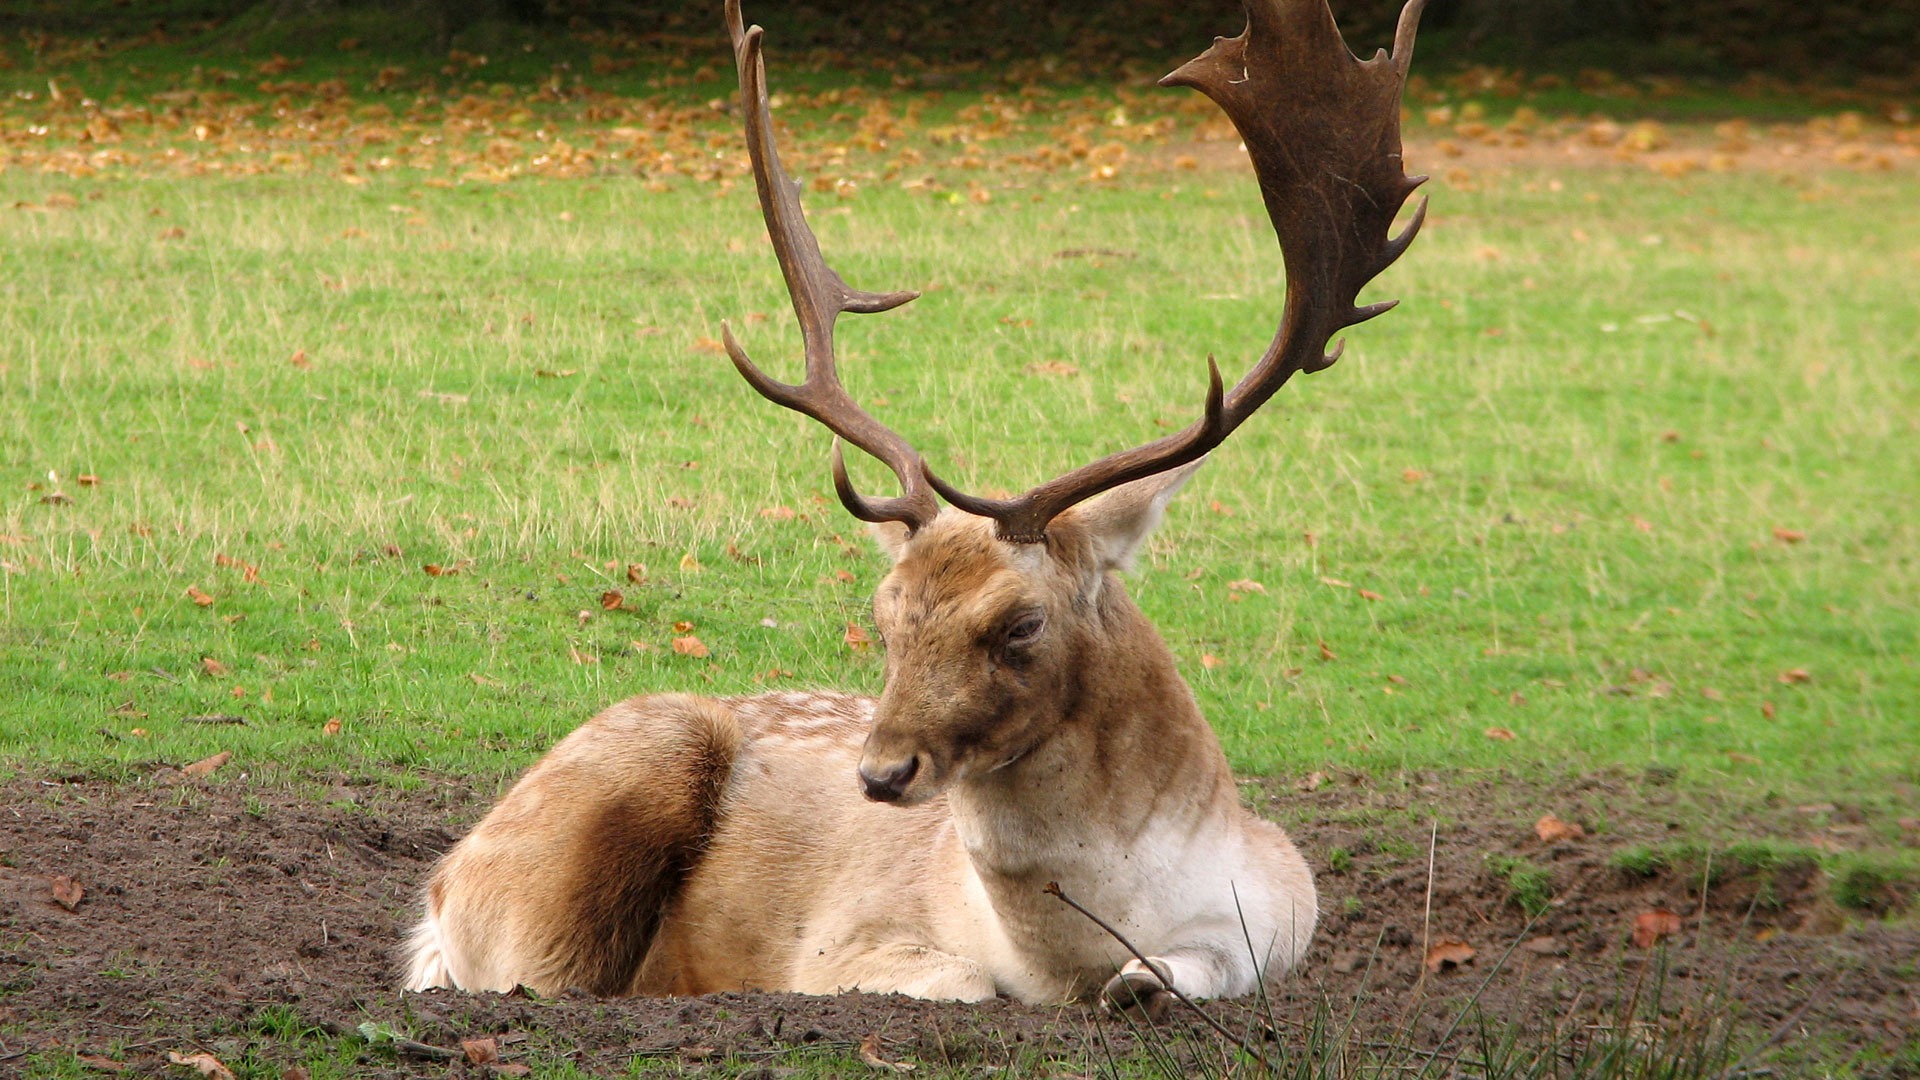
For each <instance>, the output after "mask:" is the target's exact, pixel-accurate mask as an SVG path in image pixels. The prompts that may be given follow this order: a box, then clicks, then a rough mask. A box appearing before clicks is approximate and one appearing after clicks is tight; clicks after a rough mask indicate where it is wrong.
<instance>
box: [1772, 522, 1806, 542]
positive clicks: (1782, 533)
mask: <svg viewBox="0 0 1920 1080" xmlns="http://www.w3.org/2000/svg"><path fill="white" fill-rule="evenodd" d="M1773 538H1774V539H1775V540H1778V541H1780V542H1781V543H1783V544H1797V543H1799V542H1800V541H1802V540H1805V539H1806V538H1807V534H1806V533H1803V532H1801V531H1799V530H1798V529H1783V528H1780V527H1779V526H1778V525H1776V526H1774V528H1773Z"/></svg>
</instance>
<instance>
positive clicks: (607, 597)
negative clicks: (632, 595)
mask: <svg viewBox="0 0 1920 1080" xmlns="http://www.w3.org/2000/svg"><path fill="white" fill-rule="evenodd" d="M626 606H627V598H626V597H624V596H621V595H620V593H619V592H618V591H617V590H614V589H608V590H607V591H606V592H603V593H601V594H600V607H601V608H602V609H604V610H606V611H619V610H620V609H621V608H623V607H626Z"/></svg>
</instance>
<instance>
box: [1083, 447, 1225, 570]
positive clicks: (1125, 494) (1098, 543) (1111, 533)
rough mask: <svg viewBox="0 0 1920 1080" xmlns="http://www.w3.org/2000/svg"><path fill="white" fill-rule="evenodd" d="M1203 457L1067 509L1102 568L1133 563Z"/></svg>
mask: <svg viewBox="0 0 1920 1080" xmlns="http://www.w3.org/2000/svg"><path fill="white" fill-rule="evenodd" d="M1206 461H1207V459H1206V458H1204V457H1203V458H1201V459H1200V460H1199V461H1195V462H1192V463H1191V464H1187V465H1182V466H1180V467H1179V468H1177V469H1168V470H1167V471H1166V472H1163V473H1155V474H1154V475H1152V476H1149V477H1147V478H1145V479H1144V480H1135V481H1134V482H1132V483H1131V484H1122V485H1120V486H1119V487H1117V488H1114V489H1113V490H1112V491H1109V492H1107V493H1105V494H1104V495H1100V496H1099V497H1097V498H1094V499H1090V500H1088V501H1087V502H1084V503H1082V504H1080V505H1079V506H1077V507H1075V508H1074V509H1073V510H1072V511H1070V513H1071V514H1072V515H1073V523H1074V524H1075V525H1076V526H1078V527H1079V528H1080V529H1082V530H1084V531H1085V533H1086V536H1087V538H1088V539H1089V540H1091V541H1092V542H1093V548H1094V551H1095V552H1096V554H1097V555H1098V557H1099V559H1100V564H1101V565H1100V568H1101V569H1102V570H1126V569H1129V568H1131V567H1132V566H1133V557H1134V555H1135V554H1136V553H1138V552H1139V550H1140V546H1141V545H1142V544H1144V543H1146V540H1147V537H1149V536H1151V535H1153V530H1154V529H1155V528H1156V527H1157V526H1158V525H1159V524H1160V518H1161V516H1162V515H1163V514H1165V513H1166V510H1167V504H1168V503H1169V502H1172V501H1173V497H1174V495H1175V494H1176V493H1177V492H1179V490H1180V485H1182V484H1184V483H1186V482H1187V478H1188V477H1190V476H1192V475H1193V474H1194V473H1195V472H1198V471H1199V469H1200V466H1202V465H1204V464H1206Z"/></svg>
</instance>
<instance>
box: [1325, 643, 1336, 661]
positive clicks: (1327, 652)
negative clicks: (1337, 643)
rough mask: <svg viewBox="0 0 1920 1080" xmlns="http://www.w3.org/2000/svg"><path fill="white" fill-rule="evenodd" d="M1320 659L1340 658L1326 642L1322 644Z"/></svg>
mask: <svg viewBox="0 0 1920 1080" xmlns="http://www.w3.org/2000/svg"><path fill="white" fill-rule="evenodd" d="M1320 659H1322V660H1338V659H1339V657H1337V656H1335V655H1334V653H1333V649H1332V647H1330V646H1329V645H1328V644H1327V643H1326V642H1324V641H1322V642H1321V643H1320Z"/></svg>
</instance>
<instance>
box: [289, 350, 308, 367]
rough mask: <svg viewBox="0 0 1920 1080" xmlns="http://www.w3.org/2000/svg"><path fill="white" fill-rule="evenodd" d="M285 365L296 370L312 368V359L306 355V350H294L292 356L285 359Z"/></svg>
mask: <svg viewBox="0 0 1920 1080" xmlns="http://www.w3.org/2000/svg"><path fill="white" fill-rule="evenodd" d="M287 363H289V364H292V365H293V366H294V367H297V368H310V367H312V366H313V358H312V357H310V356H308V355H307V350H305V349H295V350H293V355H292V356H289V357H287Z"/></svg>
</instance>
